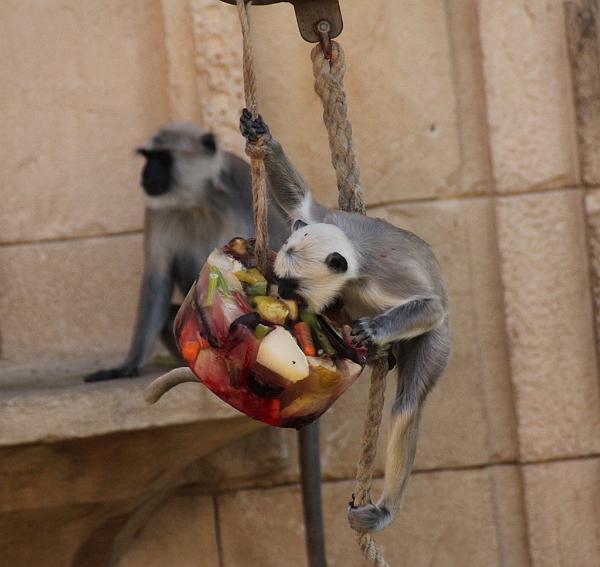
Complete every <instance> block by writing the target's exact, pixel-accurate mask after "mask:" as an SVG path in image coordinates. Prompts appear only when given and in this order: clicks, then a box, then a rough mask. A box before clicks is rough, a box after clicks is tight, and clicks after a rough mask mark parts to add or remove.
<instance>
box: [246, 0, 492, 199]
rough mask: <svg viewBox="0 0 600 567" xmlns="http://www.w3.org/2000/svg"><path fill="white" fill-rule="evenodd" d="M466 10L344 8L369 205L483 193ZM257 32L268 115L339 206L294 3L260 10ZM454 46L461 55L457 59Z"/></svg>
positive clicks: (480, 124) (480, 123)
mask: <svg viewBox="0 0 600 567" xmlns="http://www.w3.org/2000/svg"><path fill="white" fill-rule="evenodd" d="M469 10H474V7H473V5H472V4H470V3H469V4H468V5H465V6H464V8H456V9H453V10H452V14H451V22H450V23H449V20H448V14H447V12H446V6H445V4H444V3H440V2H435V1H433V0H427V1H423V2H409V3H399V2H387V1H385V0H374V1H371V2H369V3H368V4H365V3H360V2H347V3H346V4H345V5H344V6H343V12H344V32H343V35H342V36H341V37H340V42H341V44H342V45H343V47H344V49H345V51H346V61H347V73H346V77H345V89H346V94H347V96H348V102H349V117H350V120H351V122H352V125H353V134H354V140H355V144H356V149H357V157H358V161H359V164H362V169H361V173H362V183H363V186H364V188H365V195H366V198H367V200H368V202H369V203H371V204H375V203H385V202H393V201H399V200H407V199H415V198H426V197H448V196H451V195H456V194H465V193H473V192H482V191H484V190H485V185H486V176H487V173H486V168H487V163H486V160H487V158H486V157H485V154H486V150H485V144H484V145H483V147H482V145H481V141H482V137H481V136H480V129H481V128H485V123H484V120H483V116H482V114H483V113H481V114H479V113H478V108H481V106H480V105H481V99H479V100H478V98H477V97H478V94H477V92H476V91H477V88H476V86H475V85H474V84H473V83H470V81H472V78H471V76H470V74H472V73H473V72H474V71H473V69H472V64H473V60H472V59H471V58H470V57H471V56H470V55H468V56H464V55H465V51H468V48H466V49H463V48H464V47H465V46H464V45H463V44H462V38H464V41H465V43H468V42H469V41H471V38H472V37H475V39H474V40H473V41H474V42H475V43H476V41H477V40H476V28H475V27H474V25H473V22H472V21H471V19H470V18H471V16H472V14H473V12H472V11H471V12H469ZM463 12H466V13H463ZM449 25H453V26H454V28H453V31H452V33H451V32H450V31H449ZM253 32H254V49H255V55H256V69H257V78H258V85H259V95H260V105H261V112H262V113H263V115H264V116H265V118H266V120H267V121H268V123H269V124H270V126H271V129H272V131H273V134H274V135H275V136H276V137H278V138H279V139H280V141H281V142H282V144H283V146H284V147H285V149H286V151H287V152H288V153H289V155H290V157H291V159H292V161H293V162H294V163H295V164H296V165H297V167H298V169H299V170H300V172H301V173H302V174H303V175H304V176H305V178H306V179H307V181H308V183H309V184H310V186H311V187H312V188H313V190H314V192H315V194H316V196H317V198H318V199H320V200H321V201H322V202H323V203H326V204H333V203H335V202H336V201H337V191H336V189H335V177H334V174H333V170H332V168H331V164H330V157H329V148H328V143H327V135H326V132H325V128H324V126H323V123H322V119H321V116H322V107H321V103H320V101H319V100H318V98H317V96H316V95H315V93H314V92H313V83H314V79H313V76H312V65H311V61H310V56H309V54H310V49H311V46H310V45H308V44H306V43H305V42H304V41H303V40H302V39H301V38H300V36H299V34H298V30H297V26H296V22H295V18H294V16H293V11H292V7H291V6H289V5H288V4H287V3H283V4H281V5H275V6H269V8H268V9H266V8H258V7H257V8H256V9H255V10H254V12H253ZM460 33H462V34H463V35H462V38H459V34H460ZM451 36H452V38H451ZM459 44H460V45H459ZM454 47H456V49H457V50H458V51H460V50H461V49H462V50H463V51H462V55H463V56H464V57H463V56H460V55H459V56H458V57H457V60H456V61H455V60H453V56H452V51H451V50H452V48H454ZM458 51H457V53H458ZM455 70H456V71H455ZM455 80H459V81H460V82H461V86H460V87H456V86H455V83H454V81H455ZM457 90H458V91H459V92H458V93H457ZM290 93H292V94H293V96H290ZM458 100H460V102H457V101H458ZM468 106H470V107H471V109H472V110H471V115H470V116H469V118H468V120H465V121H464V126H463V120H462V119H463V118H464V116H463V114H464V111H465V109H466V108H467V107H468ZM463 127H464V131H461V128H463ZM467 159H468V160H469V162H470V165H467V164H466V162H465V160H467ZM469 169H470V171H468V170H469Z"/></svg>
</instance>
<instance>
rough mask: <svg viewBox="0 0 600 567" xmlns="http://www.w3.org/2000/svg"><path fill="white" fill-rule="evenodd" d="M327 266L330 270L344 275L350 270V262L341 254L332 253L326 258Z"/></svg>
mask: <svg viewBox="0 0 600 567" xmlns="http://www.w3.org/2000/svg"><path fill="white" fill-rule="evenodd" d="M325 264H327V266H328V267H329V269H330V270H333V271H334V272H336V273H338V274H343V273H344V272H346V271H347V270H348V262H347V260H346V258H344V257H343V256H342V255H341V254H340V253H339V252H332V253H331V254H329V256H327V258H325Z"/></svg>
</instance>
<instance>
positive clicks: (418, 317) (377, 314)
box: [240, 111, 451, 532]
mask: <svg viewBox="0 0 600 567" xmlns="http://www.w3.org/2000/svg"><path fill="white" fill-rule="evenodd" d="M240 129H241V132H242V134H243V135H244V136H245V138H246V139H247V140H248V142H249V143H250V144H257V145H259V146H260V147H261V149H262V151H263V152H264V164H265V171H266V175H267V181H268V185H269V188H270V190H271V192H272V195H273V196H274V197H275V199H276V201H277V202H278V203H279V205H280V206H281V207H282V208H283V209H284V210H285V212H286V213H287V215H288V217H289V218H290V220H291V221H292V222H293V232H292V234H291V236H290V237H289V239H288V240H287V242H286V243H285V244H284V245H283V247H282V248H281V250H280V251H279V253H278V255H277V259H276V262H275V266H274V269H275V274H276V276H277V278H278V289H279V293H280V294H281V295H282V296H283V297H286V296H287V297H294V296H295V297H299V298H300V299H301V300H303V301H304V302H305V303H306V305H307V306H308V307H309V308H310V309H312V310H314V311H317V312H318V311H321V310H323V309H325V308H326V307H327V306H329V305H331V304H333V303H336V302H338V301H340V300H341V301H342V302H343V305H344V307H345V308H346V310H347V311H348V313H349V314H350V316H351V317H352V318H353V320H354V323H353V329H352V334H353V336H354V340H355V341H356V343H358V344H360V345H365V346H367V347H369V348H371V349H375V350H383V351H384V352H385V351H386V350H387V349H391V350H392V352H393V354H394V356H395V357H396V360H397V364H398V390H397V394H396V399H395V401H394V404H393V408H392V420H391V425H390V431H389V436H388V448H387V457H386V467H385V482H384V489H383V495H382V497H381V499H380V500H379V502H377V504H373V503H369V504H367V505H366V506H359V507H357V506H354V505H351V506H350V508H349V511H348V517H349V520H350V525H351V526H352V527H353V528H354V529H355V530H357V531H359V532H368V531H378V530H381V529H383V528H384V527H385V526H387V525H388V524H389V523H390V522H391V521H392V520H393V519H394V517H395V516H396V514H397V513H398V511H399V509H400V505H401V502H402V495H403V492H404V489H405V487H406V483H407V480H408V477H409V475H410V473H411V470H412V466H413V463H414V459H415V453H416V443H417V435H418V424H419V417H420V413H421V408H422V406H423V403H424V401H425V398H426V396H427V394H428V392H429V391H430V390H431V389H432V388H433V386H434V385H435V383H436V382H437V380H438V378H439V377H440V376H441V375H442V373H443V372H444V370H445V369H446V366H447V364H448V360H449V358H450V352H451V340H450V329H449V325H448V304H447V294H446V288H445V284H444V281H443V278H442V274H441V271H440V266H439V264H438V262H437V260H436V258H435V256H434V255H433V252H432V250H431V248H430V247H429V245H428V244H427V243H426V242H424V241H423V240H421V239H420V238H419V237H417V236H416V235H414V234H413V233H411V232H408V231H406V230H402V229H400V228H396V227H395V226H393V225H391V224H389V223H388V222H386V221H384V220H382V219H374V218H369V217H366V216H363V215H360V214H357V213H348V212H344V211H339V210H332V209H328V208H326V207H323V206H321V205H319V204H318V203H316V202H315V200H314V198H313V196H312V193H311V191H310V189H309V188H308V186H307V185H306V183H305V181H304V180H303V179H302V177H301V175H300V174H299V173H298V172H297V171H296V169H295V168H294V166H293V165H292V164H291V163H290V162H289V160H288V159H287V157H286V155H285V153H284V151H283V149H282V147H281V145H280V144H279V143H278V142H277V141H276V140H275V139H273V137H272V136H271V135H270V133H269V129H268V127H267V125H266V124H265V122H264V121H263V120H262V118H261V117H260V116H259V117H258V118H257V119H256V120H253V119H252V116H251V115H250V113H249V112H247V111H244V112H243V113H242V117H241V120H240Z"/></svg>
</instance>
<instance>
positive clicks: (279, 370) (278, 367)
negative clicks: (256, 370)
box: [256, 327, 309, 382]
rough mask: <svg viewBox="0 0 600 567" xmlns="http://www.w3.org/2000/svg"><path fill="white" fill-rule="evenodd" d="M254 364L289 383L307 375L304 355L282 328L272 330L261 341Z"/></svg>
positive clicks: (306, 362) (302, 378)
mask: <svg viewBox="0 0 600 567" xmlns="http://www.w3.org/2000/svg"><path fill="white" fill-rule="evenodd" d="M256 362H258V363H259V364H261V365H262V366H264V367H265V368H268V369H269V370H271V371H272V372H275V373H276V374H279V375H280V376H281V377H282V378H285V379H286V380H288V381H290V382H299V381H300V380H304V378H306V377H307V376H308V374H309V369H308V360H306V355H305V354H304V353H303V352H302V350H301V349H300V347H299V346H298V344H297V343H296V339H294V337H293V336H292V334H291V333H290V332H289V331H287V330H286V329H284V328H283V327H277V328H275V329H273V330H272V331H271V332H270V333H269V334H268V335H267V336H266V337H265V338H264V339H263V340H262V341H261V343H260V347H259V348H258V354H257V356H256Z"/></svg>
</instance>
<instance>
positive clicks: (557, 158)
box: [479, 0, 578, 193]
mask: <svg viewBox="0 0 600 567" xmlns="http://www.w3.org/2000/svg"><path fill="white" fill-rule="evenodd" d="M479 25H480V38H481V46H482V51H483V69H484V77H485V95H486V103H487V114H488V124H489V135H490V146H491V156H492V164H493V172H494V179H495V182H496V189H497V191H499V192H501V193H513V192H524V191H531V190H537V189H542V188H550V187H565V186H569V185H574V184H575V183H576V182H577V178H578V171H577V170H578V167H577V157H576V154H577V152H576V139H575V126H574V113H573V100H572V98H573V97H572V86H571V77H570V70H569V64H568V56H567V46H566V38H565V21H564V17H563V3H562V2H557V1H556V0H507V1H505V2H497V1H495V0H482V1H481V2H480V3H479Z"/></svg>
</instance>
